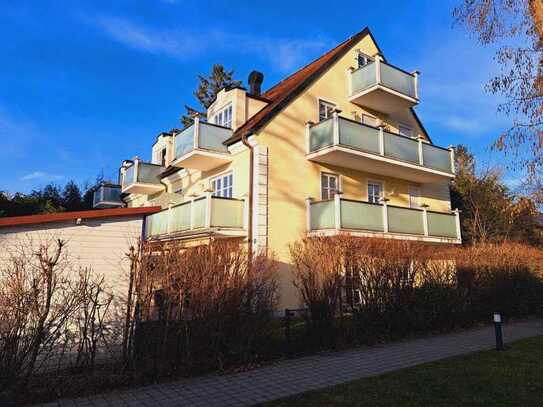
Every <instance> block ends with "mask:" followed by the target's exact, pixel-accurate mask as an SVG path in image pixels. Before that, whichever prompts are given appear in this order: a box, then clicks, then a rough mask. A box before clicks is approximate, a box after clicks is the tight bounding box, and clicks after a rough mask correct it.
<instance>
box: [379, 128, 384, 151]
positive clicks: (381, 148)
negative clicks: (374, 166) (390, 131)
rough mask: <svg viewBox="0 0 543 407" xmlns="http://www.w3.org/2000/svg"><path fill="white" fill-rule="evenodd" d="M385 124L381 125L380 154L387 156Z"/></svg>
mask: <svg viewBox="0 0 543 407" xmlns="http://www.w3.org/2000/svg"><path fill="white" fill-rule="evenodd" d="M384 127H385V125H384V124H382V123H381V124H380V125H379V154H380V155H382V156H384V155H385V131H384Z"/></svg>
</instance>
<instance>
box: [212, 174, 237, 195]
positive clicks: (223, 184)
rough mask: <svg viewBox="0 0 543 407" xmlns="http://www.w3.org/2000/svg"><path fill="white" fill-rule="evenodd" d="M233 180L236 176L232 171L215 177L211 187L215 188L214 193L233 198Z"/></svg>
mask: <svg viewBox="0 0 543 407" xmlns="http://www.w3.org/2000/svg"><path fill="white" fill-rule="evenodd" d="M233 181H234V177H233V176H232V173H229V174H225V175H221V176H220V177H216V178H213V179H212V180H211V189H213V194H212V195H213V196H220V197H223V198H232V187H233V183H234V182H233Z"/></svg>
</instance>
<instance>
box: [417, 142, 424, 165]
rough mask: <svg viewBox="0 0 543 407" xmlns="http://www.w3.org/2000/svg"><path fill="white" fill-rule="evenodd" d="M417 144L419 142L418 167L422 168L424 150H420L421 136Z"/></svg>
mask: <svg viewBox="0 0 543 407" xmlns="http://www.w3.org/2000/svg"><path fill="white" fill-rule="evenodd" d="M418 142H419V165H420V166H423V165H424V149H423V148H422V137H421V136H419V137H418Z"/></svg>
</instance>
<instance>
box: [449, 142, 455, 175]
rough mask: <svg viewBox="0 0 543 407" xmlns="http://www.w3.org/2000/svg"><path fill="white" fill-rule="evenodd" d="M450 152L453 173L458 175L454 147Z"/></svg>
mask: <svg viewBox="0 0 543 407" xmlns="http://www.w3.org/2000/svg"><path fill="white" fill-rule="evenodd" d="M449 152H450V154H451V173H452V174H456V166H455V164H454V161H455V159H454V146H449Z"/></svg>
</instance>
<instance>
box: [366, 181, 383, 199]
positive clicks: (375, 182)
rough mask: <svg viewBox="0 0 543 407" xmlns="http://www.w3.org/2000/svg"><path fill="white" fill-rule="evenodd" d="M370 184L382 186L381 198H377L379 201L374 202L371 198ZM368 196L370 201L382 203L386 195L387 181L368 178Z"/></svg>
mask: <svg viewBox="0 0 543 407" xmlns="http://www.w3.org/2000/svg"><path fill="white" fill-rule="evenodd" d="M370 184H373V185H379V186H380V187H381V189H380V191H381V193H380V194H379V199H378V200H377V202H372V201H371V200H370ZM366 196H367V200H368V202H369V203H378V204H380V203H382V200H383V199H384V197H385V183H384V182H383V181H380V180H376V179H368V182H367V183H366Z"/></svg>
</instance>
